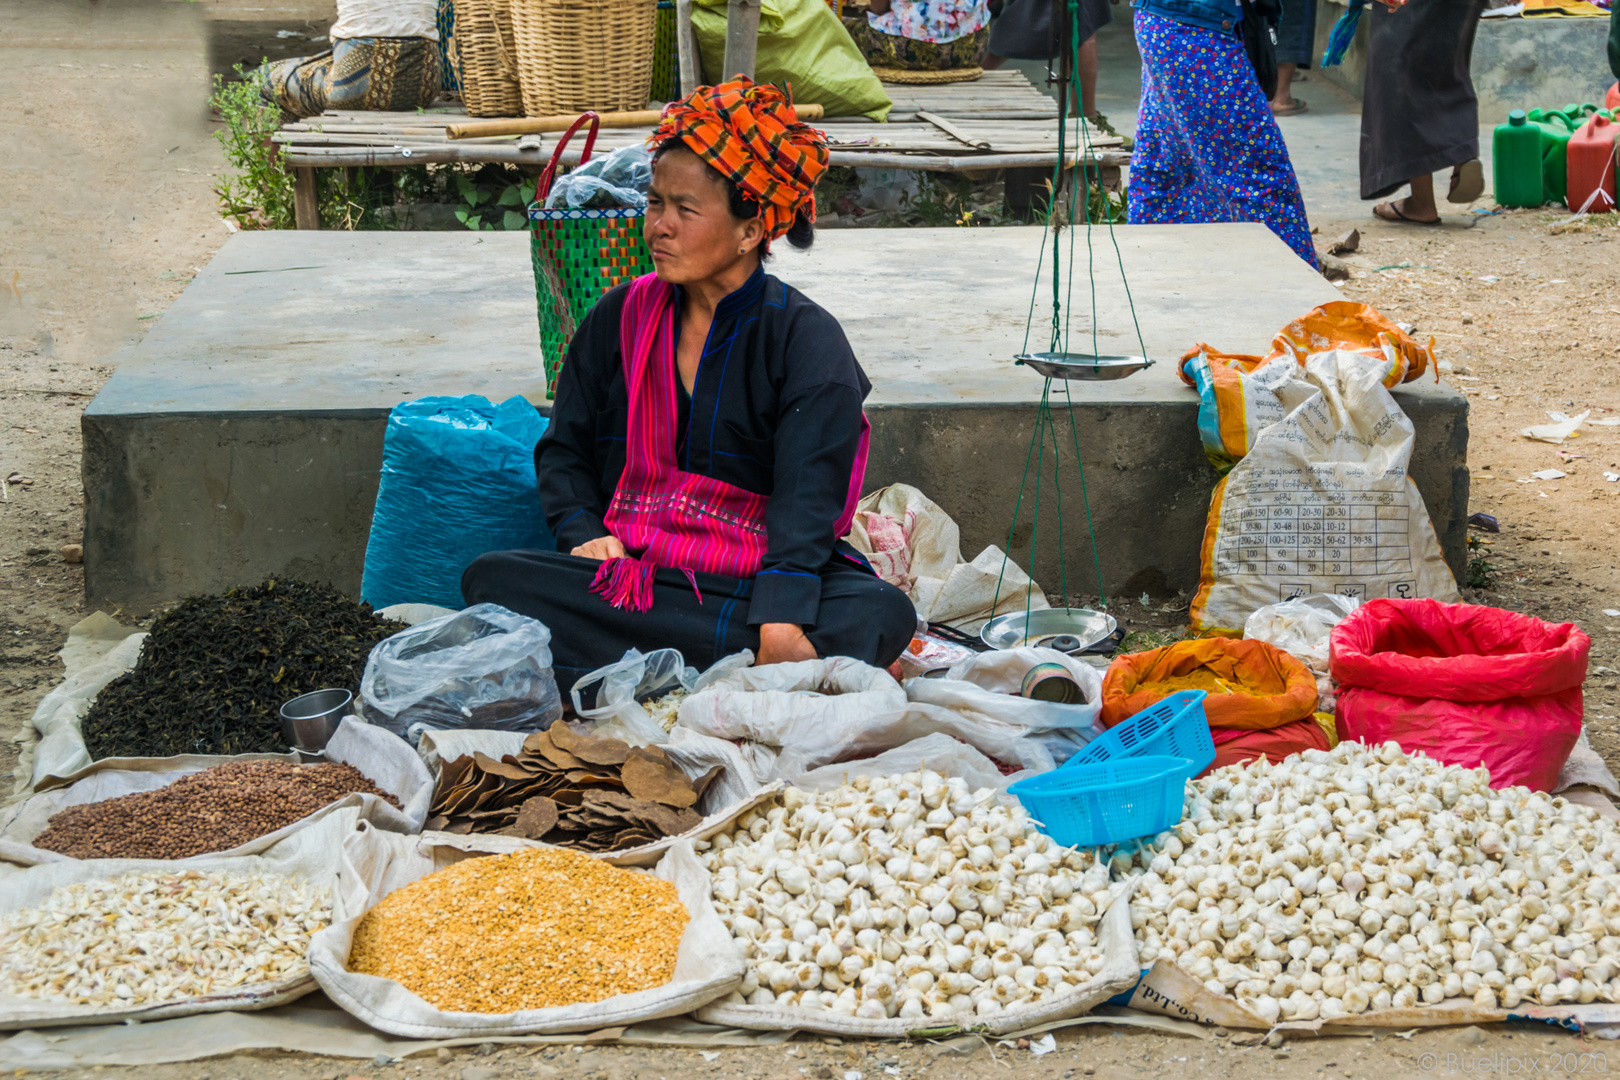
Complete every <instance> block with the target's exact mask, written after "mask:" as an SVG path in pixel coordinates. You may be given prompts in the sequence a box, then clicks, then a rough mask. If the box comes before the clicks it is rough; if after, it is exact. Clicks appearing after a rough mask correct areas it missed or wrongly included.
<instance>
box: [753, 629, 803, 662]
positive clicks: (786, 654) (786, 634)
mask: <svg viewBox="0 0 1620 1080" xmlns="http://www.w3.org/2000/svg"><path fill="white" fill-rule="evenodd" d="M814 659H816V647H815V646H814V645H812V644H810V639H809V638H807V637H805V636H804V631H803V630H801V629H799V628H798V627H797V626H795V625H793V624H792V623H785V622H778V623H764V624H762V625H761V626H760V628H759V655H758V656H757V657H755V658H754V666H756V667H758V666H759V665H761V664H786V663H791V662H792V661H794V660H814Z"/></svg>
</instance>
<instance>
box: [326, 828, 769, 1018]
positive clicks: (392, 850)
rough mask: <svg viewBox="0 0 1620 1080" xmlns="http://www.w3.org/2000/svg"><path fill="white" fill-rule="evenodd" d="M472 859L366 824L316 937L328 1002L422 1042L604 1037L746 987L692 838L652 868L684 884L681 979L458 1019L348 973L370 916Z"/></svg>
mask: <svg viewBox="0 0 1620 1080" xmlns="http://www.w3.org/2000/svg"><path fill="white" fill-rule="evenodd" d="M469 854H471V853H470V852H468V851H467V850H466V849H465V848H460V849H456V848H449V847H446V846H443V845H435V844H432V843H429V842H427V841H422V840H413V839H410V838H406V837H400V836H395V835H393V834H390V833H381V832H378V831H376V830H373V829H366V828H364V827H363V826H362V828H361V829H360V830H359V831H358V832H356V833H355V835H353V836H351V837H350V838H349V839H348V841H347V842H346V843H345V844H344V845H343V851H342V856H341V861H340V864H339V871H338V886H337V890H336V894H335V896H334V902H333V911H332V925H331V926H329V927H327V928H326V929H324V930H321V931H319V932H318V933H316V935H315V936H314V938H313V939H312V940H311V941H310V950H309V963H310V970H311V972H312V973H313V974H314V976H315V979H316V981H317V982H319V983H320V986H321V989H322V990H325V991H326V994H327V996H328V997H330V998H331V999H332V1000H333V1001H335V1002H337V1004H338V1005H339V1006H341V1007H342V1008H343V1009H344V1010H346V1011H348V1012H350V1013H353V1014H354V1015H355V1016H357V1017H359V1018H360V1019H361V1020H363V1021H365V1023H367V1024H369V1025H370V1026H372V1027H374V1028H376V1029H377V1030H379V1031H386V1032H388V1033H390V1034H393V1035H403V1036H406V1037H409V1038H418V1039H422V1038H454V1037H457V1036H477V1035H514V1034H528V1033H539V1034H543V1033H560V1032H569V1031H595V1030H597V1029H600V1028H608V1027H617V1026H620V1025H624V1024H633V1023H637V1022H639V1021H643V1020H653V1019H657V1018H659V1017H666V1016H681V1015H683V1014H685V1013H689V1012H691V1011H693V1010H694V1009H696V1008H698V1007H699V1006H701V1005H704V1004H706V1003H708V1002H710V1001H713V1000H714V999H715V998H718V997H722V996H724V995H725V994H728V993H730V992H731V991H732V990H734V989H735V988H736V987H737V986H738V985H740V984H741V982H742V977H743V972H744V966H743V961H742V959H741V958H740V957H739V956H738V954H737V950H736V948H735V946H733V945H732V942H731V931H729V930H727V929H726V926H725V924H724V923H722V922H721V921H720V916H719V915H718V914H717V913H716V912H715V910H714V905H713V903H712V902H711V901H710V899H709V873H708V871H707V870H705V869H704V868H703V864H702V863H700V862H699V861H698V858H697V853H696V852H695V851H693V849H692V845H691V843H690V842H683V843H680V844H677V845H675V846H674V847H673V848H671V849H670V851H669V852H668V853H667V854H665V856H664V858H663V859H662V860H661V861H660V862H659V864H658V867H657V869H656V870H655V871H653V872H654V874H655V875H656V876H658V877H660V878H663V879H664V880H665V881H670V882H673V883H674V884H675V886H676V888H677V889H678V890H679V893H680V898H681V903H682V904H684V905H685V906H686V909H687V913H688V914H689V916H690V919H691V921H690V922H688V923H687V926H686V931H685V932H684V933H683V934H682V935H681V943H680V951H679V952H678V954H677V956H676V959H675V975H674V978H673V979H672V980H671V981H670V982H669V983H667V984H666V985H664V986H660V987H654V988H652V989H650V990H642V991H638V992H636V993H632V994H618V995H615V996H614V997H610V998H607V999H605V1000H603V1001H598V1002H592V1003H589V1004H579V1005H565V1006H558V1007H556V1008H550V1009H530V1010H525V1011H520V1012H515V1013H505V1014H485V1013H458V1012H446V1011H445V1010H442V1009H439V1008H437V1007H435V1006H433V1005H431V1004H429V1003H428V1002H426V1001H424V1000H422V999H421V998H420V997H417V996H416V995H415V994H414V993H412V992H411V991H409V990H407V989H406V988H405V987H403V986H401V985H400V984H399V983H396V982H394V981H393V980H391V979H384V978H380V977H378V976H375V975H361V974H357V973H355V972H352V971H350V970H348V959H349V947H350V943H351V942H352V941H353V938H354V929H355V926H356V924H357V923H358V922H359V921H360V917H361V916H362V915H364V914H365V913H366V912H367V911H369V910H370V909H371V908H372V906H373V905H375V904H376V903H378V902H379V901H380V900H382V898H383V897H385V896H387V895H388V894H389V893H391V892H393V891H394V890H395V889H398V888H400V887H402V886H404V885H408V884H410V883H411V882H413V881H416V880H418V879H420V878H423V877H426V876H427V875H428V874H430V873H432V872H433V871H435V870H438V869H441V868H442V867H444V866H447V865H449V864H450V863H452V862H455V861H458V860H460V859H463V858H466V857H468V855H469Z"/></svg>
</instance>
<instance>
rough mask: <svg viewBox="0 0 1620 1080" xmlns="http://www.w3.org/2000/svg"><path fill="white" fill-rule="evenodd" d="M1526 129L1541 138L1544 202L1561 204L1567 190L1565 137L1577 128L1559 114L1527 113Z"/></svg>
mask: <svg viewBox="0 0 1620 1080" xmlns="http://www.w3.org/2000/svg"><path fill="white" fill-rule="evenodd" d="M1529 121H1530V126H1531V127H1533V128H1535V129H1536V131H1537V132H1539V133H1540V135H1541V188H1542V198H1543V200H1545V201H1546V202H1556V203H1561V202H1563V201H1564V195H1565V190H1566V188H1567V187H1568V174H1569V169H1568V161H1567V158H1568V153H1569V137H1570V136H1571V135H1572V134H1574V132H1575V129H1576V128H1577V127H1579V126H1580V125H1579V124H1578V123H1573V122H1571V121H1570V119H1569V117H1568V116H1567V115H1565V114H1564V113H1563V112H1562V111H1557V110H1555V111H1552V112H1548V111H1547V110H1545V109H1531V110H1530V115H1529Z"/></svg>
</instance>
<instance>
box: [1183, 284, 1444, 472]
mask: <svg viewBox="0 0 1620 1080" xmlns="http://www.w3.org/2000/svg"><path fill="white" fill-rule="evenodd" d="M1334 349H1338V350H1341V351H1344V352H1353V353H1357V354H1359V355H1362V356H1366V357H1369V358H1371V359H1374V360H1377V361H1378V362H1379V363H1380V365H1381V368H1380V374H1381V378H1382V380H1383V384H1384V386H1385V387H1386V388H1393V387H1396V386H1399V385H1400V384H1401V383H1403V382H1411V381H1412V380H1413V379H1415V378H1417V377H1418V376H1419V375H1422V374H1423V373H1424V372H1425V371H1427V370H1429V369H1430V367H1432V366H1433V364H1434V341H1433V339H1432V338H1431V339H1430V343H1429V344H1428V345H1427V346H1423V345H1419V344H1418V343H1417V342H1416V341H1414V340H1413V339H1412V338H1411V337H1410V336H1409V335H1408V334H1406V333H1404V332H1403V331H1402V330H1401V328H1400V327H1398V326H1396V325H1395V324H1394V323H1392V322H1390V321H1389V320H1388V319H1386V318H1385V317H1384V316H1383V315H1381V314H1379V313H1378V312H1377V311H1376V310H1374V309H1373V308H1371V307H1369V306H1368V305H1366V304H1358V303H1354V302H1352V301H1349V300H1339V301H1335V302H1333V303H1331V304H1323V305H1322V306H1320V307H1317V308H1313V309H1312V310H1310V311H1308V312H1306V313H1305V314H1304V315H1301V316H1300V317H1299V318H1297V319H1295V320H1294V321H1293V322H1291V323H1289V324H1288V325H1287V326H1285V327H1283V328H1282V329H1281V330H1279V331H1278V332H1277V336H1276V337H1274V338H1272V341H1271V351H1270V352H1268V353H1266V355H1264V356H1254V355H1252V354H1246V353H1224V352H1221V351H1219V350H1218V349H1212V348H1210V347H1209V346H1208V345H1206V344H1204V343H1202V342H1200V343H1199V344H1198V345H1197V346H1195V347H1194V348H1193V349H1192V350H1190V351H1189V352H1188V353H1187V354H1186V355H1185V356H1183V357H1182V358H1181V364H1180V366H1179V368H1178V372H1179V373H1180V375H1181V380H1182V381H1183V382H1185V383H1186V384H1187V385H1188V386H1191V387H1192V388H1193V389H1195V390H1197V391H1198V396H1199V404H1198V434H1199V438H1200V439H1201V440H1202V441H1203V444H1204V454H1205V456H1206V457H1208V458H1209V461H1210V464H1212V465H1214V466H1215V468H1216V469H1218V470H1219V471H1221V472H1223V473H1224V472H1226V470H1228V469H1230V468H1231V467H1232V465H1233V463H1235V462H1236V461H1238V460H1239V459H1240V458H1242V457H1243V455H1244V454H1247V453H1248V452H1249V449H1250V447H1252V446H1254V440H1255V437H1256V436H1257V435H1259V433H1260V429H1261V428H1264V427H1265V426H1266V425H1268V424H1274V423H1276V422H1277V421H1278V420H1281V419H1282V418H1283V415H1284V414H1285V413H1286V412H1287V411H1288V408H1289V403H1286V402H1284V401H1283V400H1282V399H1280V398H1279V397H1278V392H1279V390H1280V389H1281V388H1282V387H1284V386H1286V385H1287V384H1288V383H1290V382H1292V381H1294V380H1297V379H1298V378H1299V374H1300V373H1299V369H1300V368H1301V367H1302V366H1303V365H1304V363H1305V358H1306V357H1307V356H1309V355H1311V354H1312V353H1318V352H1328V351H1330V350H1334Z"/></svg>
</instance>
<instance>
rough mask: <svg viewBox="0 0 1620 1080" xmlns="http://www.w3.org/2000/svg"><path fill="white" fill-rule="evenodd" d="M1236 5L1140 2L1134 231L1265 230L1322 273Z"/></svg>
mask: <svg viewBox="0 0 1620 1080" xmlns="http://www.w3.org/2000/svg"><path fill="white" fill-rule="evenodd" d="M1241 19H1242V10H1241V9H1240V8H1239V7H1238V0H1136V45H1137V48H1138V50H1140V52H1141V54H1142V106H1141V110H1140V112H1139V113H1138V114H1137V119H1136V149H1135V151H1134V152H1133V153H1132V154H1131V184H1130V222H1131V224H1133V225H1143V224H1169V223H1182V222H1211V221H1258V222H1261V223H1263V224H1265V225H1266V226H1268V227H1269V228H1270V229H1271V231H1272V232H1274V233H1276V234H1277V235H1278V236H1279V237H1281V238H1282V240H1283V242H1284V243H1286V244H1287V245H1288V246H1289V247H1291V248H1293V249H1294V253H1295V254H1297V255H1298V256H1299V257H1300V258H1301V259H1304V260H1305V261H1306V262H1307V263H1309V264H1310V265H1311V267H1312V268H1313V269H1314V268H1315V267H1316V265H1317V263H1316V249H1315V247H1314V246H1313V245H1312V244H1311V229H1310V225H1309V224H1307V222H1306V220H1305V200H1304V199H1303V198H1302V197H1301V196H1300V193H1299V179H1298V177H1296V176H1295V175H1294V166H1293V163H1292V162H1290V161H1289V159H1288V147H1287V146H1286V145H1285V144H1284V143H1283V138H1282V132H1281V131H1279V130H1278V129H1277V121H1276V120H1275V119H1273V117H1272V114H1271V107H1270V104H1269V103H1268V102H1267V100H1266V94H1265V91H1264V90H1262V89H1261V88H1260V82H1259V80H1258V79H1257V78H1256V77H1255V73H1254V68H1253V67H1252V66H1251V65H1250V63H1249V59H1248V56H1247V54H1246V53H1245V52H1244V50H1243V40H1242V38H1241V37H1239V35H1238V22H1239V21H1240V20H1241Z"/></svg>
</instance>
